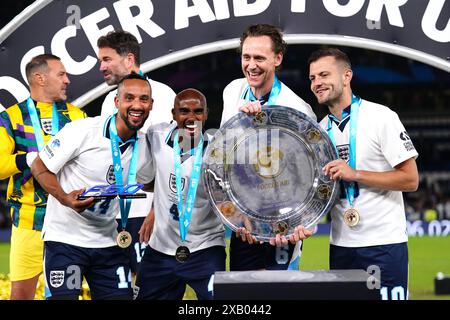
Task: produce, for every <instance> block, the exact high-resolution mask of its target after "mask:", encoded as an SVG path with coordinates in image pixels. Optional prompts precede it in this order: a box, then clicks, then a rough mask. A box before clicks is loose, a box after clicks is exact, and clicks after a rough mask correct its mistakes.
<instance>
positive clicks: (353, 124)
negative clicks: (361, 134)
mask: <svg viewBox="0 0 450 320" xmlns="http://www.w3.org/2000/svg"><path fill="white" fill-rule="evenodd" d="M360 106H361V98H359V97H357V96H355V95H354V94H353V95H352V104H351V105H350V129H349V149H350V150H349V159H348V165H349V166H350V167H351V168H352V169H356V129H357V125H358V112H359V107H360ZM332 124H333V123H332V120H331V118H330V116H328V127H327V132H328V136H329V137H330V140H331V142H333V145H334V147H335V148H336V141H335V140H334V134H333V127H332ZM343 184H344V188H345V196H346V198H347V200H348V203H349V204H350V207H352V208H353V202H354V201H355V183H354V182H353V181H351V182H347V181H343Z"/></svg>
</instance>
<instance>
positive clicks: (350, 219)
mask: <svg viewBox="0 0 450 320" xmlns="http://www.w3.org/2000/svg"><path fill="white" fill-rule="evenodd" d="M344 221H345V224H346V225H348V226H349V227H350V228H353V227H355V226H356V225H357V224H358V223H359V212H358V210H356V209H354V208H350V209H348V210H345V212H344Z"/></svg>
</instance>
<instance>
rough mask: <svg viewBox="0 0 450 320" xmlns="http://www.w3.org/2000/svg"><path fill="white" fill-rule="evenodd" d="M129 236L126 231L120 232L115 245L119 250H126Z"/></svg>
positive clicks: (129, 241)
mask: <svg viewBox="0 0 450 320" xmlns="http://www.w3.org/2000/svg"><path fill="white" fill-rule="evenodd" d="M132 239H133V238H132V237H131V234H130V233H129V232H128V231H125V230H122V231H120V232H119V234H118V235H117V238H116V242H117V245H118V246H119V247H121V248H128V247H129V246H130V244H131V240H132Z"/></svg>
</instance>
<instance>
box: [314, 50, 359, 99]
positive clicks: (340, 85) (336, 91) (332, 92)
mask: <svg viewBox="0 0 450 320" xmlns="http://www.w3.org/2000/svg"><path fill="white" fill-rule="evenodd" d="M352 75H353V74H352V71H351V69H349V68H348V67H346V66H345V65H344V64H343V63H340V62H338V61H336V58H334V57H333V56H325V57H322V58H319V59H318V60H316V61H314V62H312V63H311V64H310V66H309V79H310V81H311V91H312V92H313V93H314V95H315V96H316V98H317V101H318V103H319V104H325V105H327V106H329V107H334V106H338V107H343V106H344V107H346V106H347V105H348V104H349V99H350V101H351V90H350V81H351V79H352Z"/></svg>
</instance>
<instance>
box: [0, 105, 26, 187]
mask: <svg viewBox="0 0 450 320" xmlns="http://www.w3.org/2000/svg"><path fill="white" fill-rule="evenodd" d="M15 148H16V143H15V140H14V132H13V128H12V125H11V121H10V118H9V115H8V113H7V112H2V113H0V180H3V179H7V178H9V177H11V176H12V175H14V174H16V173H19V172H21V170H20V169H19V168H18V166H17V164H16V160H17V159H16V158H17V157H24V156H25V155H26V153H23V154H17V153H14V150H15ZM25 163H26V162H25Z"/></svg>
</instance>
